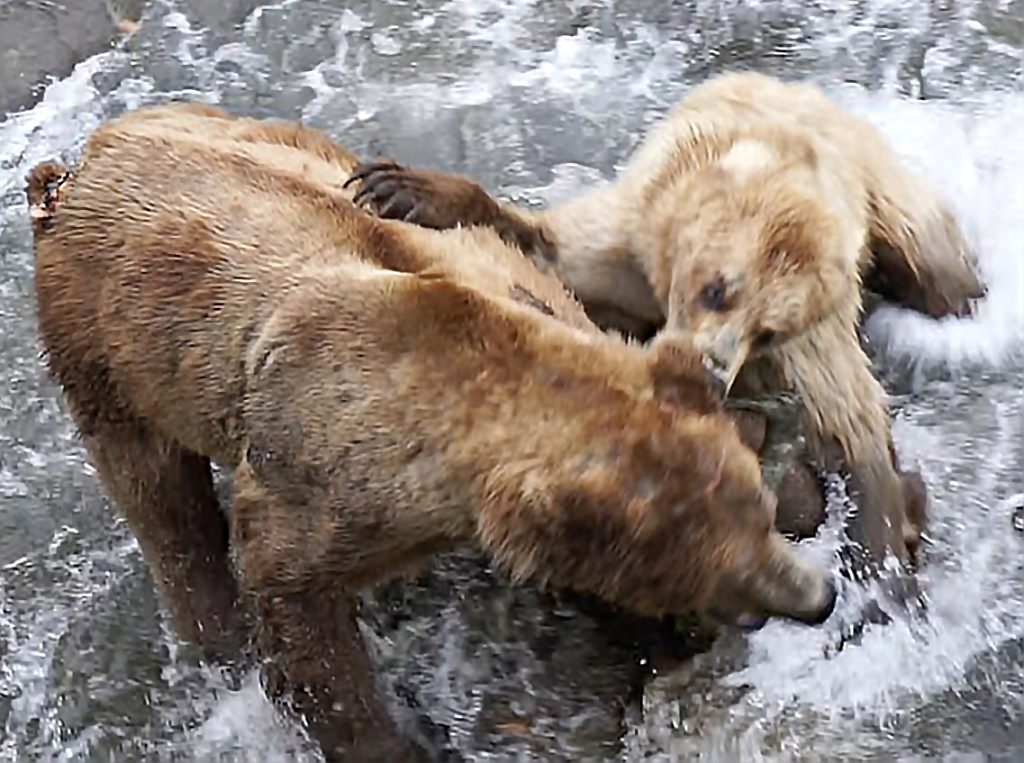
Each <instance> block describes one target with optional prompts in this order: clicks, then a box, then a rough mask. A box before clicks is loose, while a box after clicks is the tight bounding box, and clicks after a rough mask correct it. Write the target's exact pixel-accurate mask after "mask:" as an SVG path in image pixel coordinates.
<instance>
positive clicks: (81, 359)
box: [27, 104, 836, 762]
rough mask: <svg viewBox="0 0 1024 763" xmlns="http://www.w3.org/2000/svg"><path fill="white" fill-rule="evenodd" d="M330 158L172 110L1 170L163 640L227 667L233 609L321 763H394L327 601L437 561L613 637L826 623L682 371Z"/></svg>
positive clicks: (472, 235) (348, 626)
mask: <svg viewBox="0 0 1024 763" xmlns="http://www.w3.org/2000/svg"><path fill="white" fill-rule="evenodd" d="M355 166H356V161H355V158H354V157H353V156H352V155H351V154H349V153H348V152H347V151H345V150H344V149H342V148H340V147H339V146H337V145H335V144H334V143H332V142H331V141H330V140H328V139H327V138H326V137H325V136H323V135H322V134H320V133H318V132H316V131H313V130H310V129H306V128H303V127H300V126H295V125H288V124H277V123H268V122H261V121H255V120H250V119H239V118H233V117H231V116H229V115H227V114H225V113H223V112H221V111H219V110H217V109H214V108H211V107H207V106H200V105H188V104H186V105H181V104H179V105H169V106H160V107H152V108H146V109H141V110H138V111H135V112H132V113H129V114H128V115H126V116H124V117H121V118H120V119H116V120H113V121H111V122H108V123H105V124H103V125H101V126H100V127H99V128H98V129H97V130H96V131H95V132H93V133H92V134H91V135H90V136H89V138H88V141H87V144H86V147H85V151H84V154H83V157H82V159H81V161H80V163H79V165H78V167H77V168H75V169H74V170H72V171H70V172H68V171H67V170H66V169H65V168H63V167H61V166H59V165H56V164H51V163H47V164H42V165H38V166H37V167H35V168H34V169H33V171H32V172H31V174H30V176H29V179H28V189H27V190H28V197H29V205H30V210H31V213H32V217H33V232H34V242H35V257H36V260H35V261H36V271H35V287H36V297H37V302H38V318H39V328H40V333H41V337H42V342H43V347H44V349H45V352H46V356H47V359H48V363H49V367H50V368H51V370H52V372H53V374H54V375H55V377H56V379H57V380H58V382H59V383H60V385H61V387H62V390H63V393H64V396H65V399H66V402H67V404H68V407H69V409H70V412H71V414H72V416H73V417H74V419H75V421H76V423H77V425H78V427H79V429H80V431H81V433H82V435H83V438H84V441H85V444H86V447H87V449H88V451H89V454H90V457H91V459H92V460H93V462H94V463H95V465H96V467H97V470H98V472H99V474H100V477H101V479H102V481H103V483H104V485H105V486H106V489H107V491H108V492H109V494H110V496H111V497H112V499H113V500H114V501H115V502H116V503H117V504H118V505H119V506H120V508H121V509H122V510H123V511H124V512H125V514H126V515H127V518H128V520H129V522H130V523H131V526H132V528H133V530H134V532H135V533H136V534H137V536H138V539H139V543H140V545H141V547H142V549H143V553H144V555H145V558H146V560H147V562H148V564H149V565H150V567H151V569H152V570H153V573H154V577H155V579H156V581H157V583H158V585H159V586H160V588H161V591H162V594H163V596H164V600H165V602H166V603H167V604H168V606H169V608H170V610H171V611H172V614H173V615H174V616H175V619H176V622H177V627H178V628H179V630H180V632H181V633H182V635H184V636H186V637H191V638H193V639H195V640H197V641H199V642H200V643H201V644H203V645H205V646H206V647H207V648H208V650H209V652H210V654H211V655H217V654H218V653H220V654H224V653H227V651H228V650H230V649H231V648H232V647H233V646H234V639H235V638H236V637H237V635H238V632H239V631H240V630H242V629H241V628H240V627H239V624H238V621H239V620H240V615H239V612H243V611H251V612H252V613H253V614H254V615H255V617H256V623H255V627H256V644H257V648H258V649H259V650H260V651H261V653H262V654H263V655H265V657H266V658H267V662H266V664H265V669H264V672H263V677H264V680H265V682H266V685H267V688H268V693H270V694H271V695H272V696H290V697H291V698H292V701H293V702H294V706H295V707H296V709H297V710H298V711H299V712H300V713H302V714H303V715H304V716H305V717H306V718H307V719H308V722H309V724H310V729H311V731H312V732H313V734H314V736H315V737H316V738H317V739H318V740H319V741H320V743H321V745H322V747H323V749H324V751H325V754H326V756H327V757H328V759H330V760H341V759H345V760H359V761H375V760H380V761H389V762H390V761H401V760H406V759H409V758H411V757H412V756H413V755H414V753H413V752H412V751H411V749H410V746H409V744H408V743H407V742H406V741H405V740H404V739H403V737H402V736H401V735H399V734H397V733H395V732H394V730H393V729H391V728H390V726H389V720H388V718H387V713H386V710H385V709H384V707H383V705H382V703H381V701H380V698H379V697H378V696H377V694H376V692H375V687H374V679H373V676H372V672H371V670H370V667H369V664H368V659H367V656H366V654H365V651H364V648H363V644H362V643H361V640H360V634H359V631H358V629H357V624H356V621H355V614H354V609H353V607H354V603H353V601H354V600H353V597H354V595H355V594H356V593H357V592H358V591H359V589H361V588H364V587H366V586H370V585H373V584H375V583H377V582H379V581H383V580H386V579H388V578H392V577H394V576H396V575H399V574H401V573H403V572H404V571H408V570H410V569H413V568H415V567H416V566H417V565H419V564H421V563H422V562H424V561H425V560H426V559H428V558H429V557H430V556H431V555H433V554H435V553H436V552H439V551H443V550H447V549H451V548H453V547H455V546H457V545H460V544H464V543H474V542H475V543H476V544H478V545H479V546H480V547H482V548H483V549H484V550H485V551H486V552H488V553H489V554H490V555H491V556H492V557H493V558H494V559H495V560H496V561H497V562H498V563H499V564H500V565H501V566H503V567H504V568H505V569H506V570H508V571H509V572H510V573H511V575H512V576H513V578H514V579H524V578H527V577H529V578H532V579H534V580H537V581H539V582H541V583H546V584H548V585H550V586H552V587H554V588H562V589H567V590H571V591H577V592H580V593H583V594H593V595H596V596H599V597H601V598H603V599H605V600H607V601H609V602H612V603H614V604H617V605H620V606H622V607H624V608H626V609H629V610H632V611H634V612H636V613H639V614H641V615H653V616H658V615H663V614H666V613H675V612H685V611H698V612H705V613H708V614H709V615H711V616H713V617H715V618H717V619H719V620H721V621H724V622H728V623H734V624H740V625H743V624H757V623H758V622H761V621H763V619H765V618H766V617H770V616H782V617H788V618H793V619H796V620H798V621H802V622H806V623H820V622H822V621H823V620H824V619H826V618H827V617H828V616H829V614H830V612H831V611H832V608H833V606H834V602H835V595H836V594H835V588H834V586H833V585H832V583H831V582H830V580H829V578H828V577H827V576H826V575H824V574H822V573H821V572H820V571H817V570H815V569H813V568H811V567H809V566H808V565H806V564H805V563H803V562H802V561H801V560H800V558H799V557H798V556H797V555H796V553H795V552H794V551H793V549H792V548H791V547H790V546H789V545H788V544H787V543H786V542H785V541H784V540H783V538H782V537H781V536H780V535H779V534H778V533H777V532H776V531H775V530H774V529H773V527H772V522H773V516H774V511H775V497H774V494H773V493H772V492H771V491H770V490H768V489H767V488H766V487H765V485H764V484H763V482H762V480H761V475H760V470H759V467H758V462H757V459H756V458H755V456H754V455H753V453H751V451H750V450H749V449H747V448H746V447H744V446H743V445H742V444H741V442H740V440H739V437H738V435H737V432H736V429H735V427H734V425H733V424H732V422H731V420H730V419H728V418H727V417H726V416H725V415H724V414H723V413H722V412H721V411H720V406H719V403H718V399H717V397H716V396H715V395H714V394H712V392H711V390H710V389H709V387H708V386H707V385H706V383H705V378H704V369H703V368H702V366H701V362H700V358H699V355H697V354H696V353H694V352H692V351H689V350H688V349H687V348H686V347H685V346H682V345H681V344H676V343H665V344H654V345H652V346H649V347H641V346H637V345H632V344H629V343H627V342H624V341H622V340H621V339H619V338H617V337H614V336H611V335H607V334H604V333H603V332H601V331H600V330H598V329H597V328H596V327H595V326H594V325H593V324H592V323H590V322H589V320H588V319H587V317H586V315H585V313H584V312H583V309H582V307H581V306H580V305H579V304H578V303H577V302H576V301H575V300H574V299H573V298H571V297H570V295H569V294H568V293H567V292H566V290H565V288H564V286H563V285H562V284H561V283H560V282H559V281H558V279H556V278H554V277H552V276H550V275H544V274H542V273H540V272H539V271H538V270H537V269H536V268H535V267H534V266H533V265H532V264H530V262H529V261H528V260H527V259H526V258H525V257H523V256H522V254H521V252H520V251H519V250H518V249H515V248H512V247H509V246H508V245H506V244H505V243H503V242H502V240H501V239H500V237H499V236H498V235H497V234H495V233H494V232H493V231H490V230H488V229H484V228H478V229H473V230H456V231H443V232H439V231H432V230H428V229H426V228H421V227H417V226H414V225H410V224H406V223H402V222H396V221H388V220H382V219H379V218H377V217H374V216H371V215H369V214H367V213H365V212H363V211H361V210H359V209H358V208H357V207H355V206H354V205H353V204H352V203H351V199H350V196H349V192H347V191H345V190H343V188H342V186H343V184H344V181H345V179H346V178H347V177H348V176H349V175H350V173H351V172H352V170H353V169H354V167H355ZM211 461H213V462H216V463H217V464H220V465H222V466H224V467H226V468H229V469H233V472H234V473H233V499H232V506H231V511H230V527H228V526H226V524H225V521H224V519H223V516H222V514H221V512H220V511H219V507H218V505H217V500H216V497H215V494H214V492H213V486H212V482H211V472H210V462H211ZM229 552H230V553H231V554H233V555H234V556H235V559H236V561H237V568H238V574H239V580H240V585H241V588H242V590H243V591H245V592H246V594H247V596H246V599H245V601H247V602H251V604H252V609H251V610H247V609H246V608H244V607H241V606H240V603H239V602H238V601H237V600H236V595H237V594H236V584H235V582H234V580H235V578H234V577H233V574H232V572H233V565H232V564H231V563H230V558H231V557H230V556H229Z"/></svg>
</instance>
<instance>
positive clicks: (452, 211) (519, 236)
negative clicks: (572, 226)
mask: <svg viewBox="0 0 1024 763" xmlns="http://www.w3.org/2000/svg"><path fill="white" fill-rule="evenodd" d="M354 183H358V186H359V187H358V189H357V190H356V192H355V195H354V197H353V201H354V202H355V203H356V204H359V205H361V206H364V207H367V208H369V209H371V210H373V211H374V212H375V213H376V214H377V215H379V216H380V217H383V218H386V219H390V220H404V221H406V222H410V223H414V224H416V225H420V226H422V227H424V228H434V229H436V230H448V229H450V228H456V227H459V226H467V227H468V226H473V225H479V226H485V227H488V228H491V229H493V230H494V231H495V232H496V233H497V234H498V235H499V236H501V238H502V240H503V241H505V243H507V244H509V245H510V246H514V247H516V248H517V249H519V250H520V251H521V252H523V254H525V255H526V256H527V257H530V258H531V259H533V260H534V261H535V262H539V263H551V262H554V261H555V260H556V252H555V246H554V244H553V242H552V239H551V237H550V236H549V235H548V234H547V232H546V231H545V230H544V229H543V227H542V226H540V225H538V224H536V223H534V222H532V221H531V220H529V219H527V217H526V216H524V215H523V214H520V213H519V212H518V211H517V210H515V209H513V208H511V207H508V206H505V205H502V204H499V203H498V202H497V201H495V200H494V199H493V198H491V196H490V195H489V194H488V193H487V191H485V190H484V189H483V188H481V187H480V186H479V185H477V184H476V183H473V182H472V181H469V180H466V179H465V178H462V177H459V176H458V175H452V174H449V173H446V172H438V171H436V170H423V169H413V168H409V167H404V166H402V165H400V164H396V163H395V162H391V161H381V162H376V163H369V164H360V165H358V166H357V167H356V168H355V171H354V172H353V173H352V176H351V177H349V179H348V180H347V181H345V187H346V188H347V187H349V186H350V185H351V184H354Z"/></svg>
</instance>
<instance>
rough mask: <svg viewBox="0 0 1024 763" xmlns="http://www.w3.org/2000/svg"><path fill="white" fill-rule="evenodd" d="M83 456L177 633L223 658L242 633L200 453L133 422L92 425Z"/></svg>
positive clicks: (222, 527)
mask: <svg viewBox="0 0 1024 763" xmlns="http://www.w3.org/2000/svg"><path fill="white" fill-rule="evenodd" d="M87 431H88V434H84V435H83V439H84V441H85V446H86V450H87V451H88V453H89V457H90V460H91V461H92V463H93V465H94V466H95V467H96V469H97V471H98V472H99V475H100V479H101V481H102V483H103V485H104V486H105V487H106V490H107V493H108V495H109V497H110V498H112V499H113V501H114V502H115V503H116V504H117V505H118V507H119V508H120V510H121V511H122V512H123V513H124V515H125V516H126V518H127V520H128V523H129V525H130V527H131V529H132V531H133V533H134V534H135V537H136V539H137V540H138V543H139V545H140V546H141V548H142V553H143V556H144V558H145V560H146V563H147V565H148V566H149V568H150V571H151V573H152V575H153V578H154V581H155V583H156V585H157V589H158V591H159V592H160V596H161V599H162V601H163V604H164V606H165V607H167V609H168V610H169V612H170V614H171V618H172V621H173V623H174V627H175V629H176V631H177V633H178V635H179V636H180V637H181V638H183V639H185V640H186V641H189V642H192V643H194V644H196V645H197V646H198V647H199V648H200V650H201V652H202V654H203V656H204V657H205V658H207V659H212V660H218V661H222V660H227V659H230V658H232V657H234V656H236V654H237V650H238V649H239V648H240V647H241V646H242V645H243V643H244V640H245V638H246V633H245V629H244V627H243V625H244V623H243V619H242V614H241V612H240V610H239V606H238V604H239V602H238V588H237V583H236V580H235V576H234V573H233V570H232V567H231V559H230V555H229V549H228V540H229V532H228V524H227V520H226V518H225V517H224V515H223V514H222V513H221V511H220V507H219V505H218V502H217V496H216V493H215V492H214V486H213V476H212V474H211V471H210V462H209V460H208V459H206V458H203V457H202V456H199V455H198V454H196V453H193V452H191V451H188V450H185V449H183V448H182V447H180V446H179V445H177V444H176V443H173V442H171V441H170V440H168V439H167V438H165V437H163V436H161V435H159V434H157V433H155V432H153V431H152V430H151V429H150V428H149V427H147V426H146V425H145V424H143V423H141V422H137V421H127V422H126V421H119V422H116V423H114V422H104V423H102V424H96V423H94V424H93V426H90V427H89V429H88V430H87Z"/></svg>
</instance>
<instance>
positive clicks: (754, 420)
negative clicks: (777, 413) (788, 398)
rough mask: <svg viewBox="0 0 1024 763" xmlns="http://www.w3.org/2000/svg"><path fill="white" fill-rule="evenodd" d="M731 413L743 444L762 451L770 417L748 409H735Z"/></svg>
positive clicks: (756, 451)
mask: <svg viewBox="0 0 1024 763" xmlns="http://www.w3.org/2000/svg"><path fill="white" fill-rule="evenodd" d="M731 415H732V420H733V421H734V422H735V423H736V429H738V430H739V433H740V440H742V441H743V444H744V445H746V446H747V447H748V448H750V449H751V450H752V451H754V452H755V453H760V452H761V448H763V447H764V442H765V438H766V436H767V433H768V418H767V417H766V416H765V415H764V414H762V413H758V412H757V411H748V410H738V411H734V412H733V413H732V414H731Z"/></svg>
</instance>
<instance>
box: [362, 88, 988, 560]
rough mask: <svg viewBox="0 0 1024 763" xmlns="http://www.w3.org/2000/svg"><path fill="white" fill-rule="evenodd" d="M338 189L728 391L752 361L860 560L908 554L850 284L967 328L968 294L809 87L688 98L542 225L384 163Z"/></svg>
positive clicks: (445, 182) (917, 203) (890, 178)
mask: <svg viewBox="0 0 1024 763" xmlns="http://www.w3.org/2000/svg"><path fill="white" fill-rule="evenodd" d="M353 180H357V181H360V183H361V187H360V188H359V191H358V193H357V197H356V198H357V201H358V202H360V203H365V204H367V205H369V206H371V207H373V208H375V209H376V210H377V211H378V212H379V213H380V214H381V215H382V216H385V217H402V218H405V219H406V220H409V221H413V222H417V223H419V224H422V225H425V226H428V227H433V228H446V227H452V226H454V225H457V224H469V225H472V224H482V225H489V226H491V227H493V228H495V229H496V230H497V231H498V232H499V233H500V234H501V235H502V236H503V237H504V238H505V239H506V240H508V241H510V242H511V243H514V244H516V245H518V246H520V247H523V248H524V251H527V252H529V253H531V254H532V255H533V257H534V259H535V260H537V261H538V263H540V264H541V266H542V267H544V266H547V264H548V263H553V264H554V268H555V269H556V270H557V272H558V274H559V275H560V277H561V278H562V279H563V280H564V281H565V282H566V283H567V284H568V285H569V286H570V287H571V288H572V289H573V291H574V292H575V294H576V295H577V296H578V297H579V298H580V299H581V300H582V302H583V303H584V305H585V306H586V307H587V310H588V312H589V313H590V314H591V316H592V317H594V318H595V320H597V321H598V322H599V323H600V324H602V325H604V326H606V327H613V328H618V329H620V330H625V331H627V332H629V333H632V334H638V335H641V336H643V335H649V334H650V333H653V331H654V330H656V329H657V328H658V327H660V328H661V331H662V336H665V337H670V336H673V335H685V336H687V337H689V338H690V339H691V340H692V342H693V343H694V344H695V345H696V346H697V347H698V349H699V350H700V351H701V352H702V353H703V354H704V356H705V359H706V361H707V363H708V364H709V366H710V367H711V368H712V369H713V370H714V372H715V373H716V374H717V375H718V376H719V377H720V378H721V379H722V382H723V384H724V385H725V387H726V388H728V387H729V386H731V385H732V384H733V382H734V381H735V380H736V377H737V375H738V374H739V372H740V369H741V368H744V374H745V375H749V368H747V367H746V361H747V360H748V359H753V358H755V357H762V358H765V359H767V360H768V361H770V363H771V365H773V366H774V367H775V369H777V371H779V372H780V375H781V377H782V380H781V381H782V383H783V384H785V385H786V386H793V387H796V388H797V390H798V391H799V392H800V393H801V394H802V397H803V399H804V402H805V406H806V412H807V419H808V424H809V427H808V428H809V431H810V433H811V434H812V435H813V440H814V445H815V446H816V448H815V449H816V451H817V452H818V454H819V455H821V454H822V453H823V452H824V451H825V449H826V447H827V446H829V445H830V444H831V443H832V442H838V443H839V445H840V446H841V449H842V451H843V453H844V454H845V457H846V461H847V463H848V465H849V468H850V470H851V473H852V476H853V482H854V489H855V491H856V492H858V493H859V494H860V495H861V498H862V509H863V511H861V512H859V513H858V519H857V520H856V523H855V525H854V527H852V528H851V529H852V532H853V534H854V536H855V538H856V539H857V540H860V541H861V542H862V543H863V544H864V545H866V546H867V548H868V549H869V551H870V553H871V555H872V557H873V558H874V559H875V560H876V561H877V560H879V559H880V558H881V557H882V556H883V555H884V554H885V553H886V552H887V551H890V550H891V551H894V552H895V553H896V554H897V556H899V557H901V558H905V557H906V556H907V553H906V546H907V544H908V543H909V544H914V543H916V541H917V538H918V535H919V532H918V528H916V527H914V525H913V523H911V522H908V521H907V520H906V517H905V516H904V511H903V509H902V499H901V486H900V482H899V480H898V478H897V474H896V472H895V470H894V467H893V464H892V463H890V460H889V458H888V452H889V444H890V434H889V425H888V417H887V414H886V403H885V394H884V391H883V389H882V387H881V385H880V384H879V383H878V382H877V381H876V380H875V378H874V377H873V376H872V373H871V369H870V363H869V360H868V358H867V357H866V355H865V354H864V352H863V351H862V349H861V347H860V344H859V340H858V334H857V326H858V323H859V321H860V318H861V312H862V305H861V285H862V283H863V284H866V285H867V286H868V287H870V288H872V289H874V290H876V291H878V292H880V293H881V294H882V295H883V296H884V297H886V298H888V299H891V300H894V301H896V302H898V303H900V304H903V305H906V306H908V307H911V308H914V309H917V310H920V311H923V312H925V313H926V314H928V315H931V316H935V317H941V316H944V315H951V314H954V315H959V314H963V313H966V312H968V311H969V309H970V302H971V300H972V299H975V298H978V297H980V296H981V295H982V293H983V288H982V286H981V284H980V283H979V281H978V277H977V275H976V273H975V264H974V261H973V256H972V254H971V253H970V251H969V250H968V248H967V246H966V244H965V241H964V238H963V236H962V234H961V232H960V230H959V228H958V227H957V225H956V222H955V220H954V219H953V217H952V215H951V214H950V213H949V212H948V210H947V209H946V208H945V207H944V206H943V205H942V203H941V202H940V201H939V200H938V199H937V198H936V197H935V195H934V194H933V193H932V192H931V191H930V190H929V189H928V188H927V187H926V186H925V185H924V184H923V183H921V182H920V181H919V180H918V179H917V178H915V177H913V176H911V175H910V174H908V173H906V172H905V171H903V170H902V169H900V167H899V164H898V162H897V160H896V158H895V157H894V155H893V153H892V151H891V150H890V149H889V147H888V146H887V145H886V143H885V141H884V140H883V139H882V137H881V136H880V135H879V134H878V132H877V131H876V130H875V129H874V128H872V127H871V126H870V125H868V124H867V123H866V122H864V121H862V120H860V119H858V118H856V117H854V116H853V115H851V114H849V113H847V112H845V111H843V110H841V109H840V108H839V107H838V106H837V105H836V104H834V103H833V102H832V101H830V100H829V99H827V98H826V97H825V96H824V95H823V94H822V93H821V92H820V91H819V90H818V89H817V88H815V87H812V86H810V85H806V84H784V83H781V82H778V81H776V80H773V79H771V78H768V77H765V76H762V75H758V74H728V75H724V76H721V77H718V78H716V79H714V80H712V81H710V82H708V83H706V84H703V85H701V86H698V87H696V88H694V89H693V90H692V91H691V92H690V93H689V94H688V95H687V96H686V97H685V98H684V99H683V101H682V102H681V103H679V104H678V105H677V106H676V107H675V108H674V109H673V110H672V112H671V113H670V114H669V115H668V117H667V118H666V119H665V120H664V121H663V122H662V123H661V124H660V125H658V126H657V127H655V129H654V130H653V131H652V132H651V134H650V135H648V136H647V138H646V139H645V140H644V142H643V143H642V145H641V146H640V147H639V149H638V150H637V151H636V153H635V154H634V156H633V157H632V159H631V161H630V162H629V164H628V165H627V166H626V168H625V169H624V170H623V172H622V174H621V176H620V177H619V179H618V180H617V181H616V182H615V183H614V184H612V185H610V186H608V187H605V188H601V189H599V190H596V191H594V192H592V193H590V194H587V195H585V196H583V197H581V198H578V199H574V200H571V201H569V202H566V203H564V204H561V205H559V206H556V207H555V208H553V209H550V210H547V211H543V212H537V213H531V212H527V211H521V210H516V209H513V208H511V207H507V206H502V205H499V204H497V203H496V202H494V201H493V200H491V199H489V198H488V197H487V196H486V194H485V193H484V192H483V190H482V189H480V188H479V187H478V186H475V185H474V184H472V183H469V182H468V181H465V180H461V179H459V178H455V177H452V176H448V175H444V174H442V173H437V172H429V171H422V170H406V169H404V168H401V167H399V166H397V165H394V164H388V163H384V164H377V165H367V166H363V167H361V168H359V169H358V170H357V172H356V173H355V174H354V176H353ZM743 381H749V380H747V379H745V380H743ZM748 386H749V385H748Z"/></svg>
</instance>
